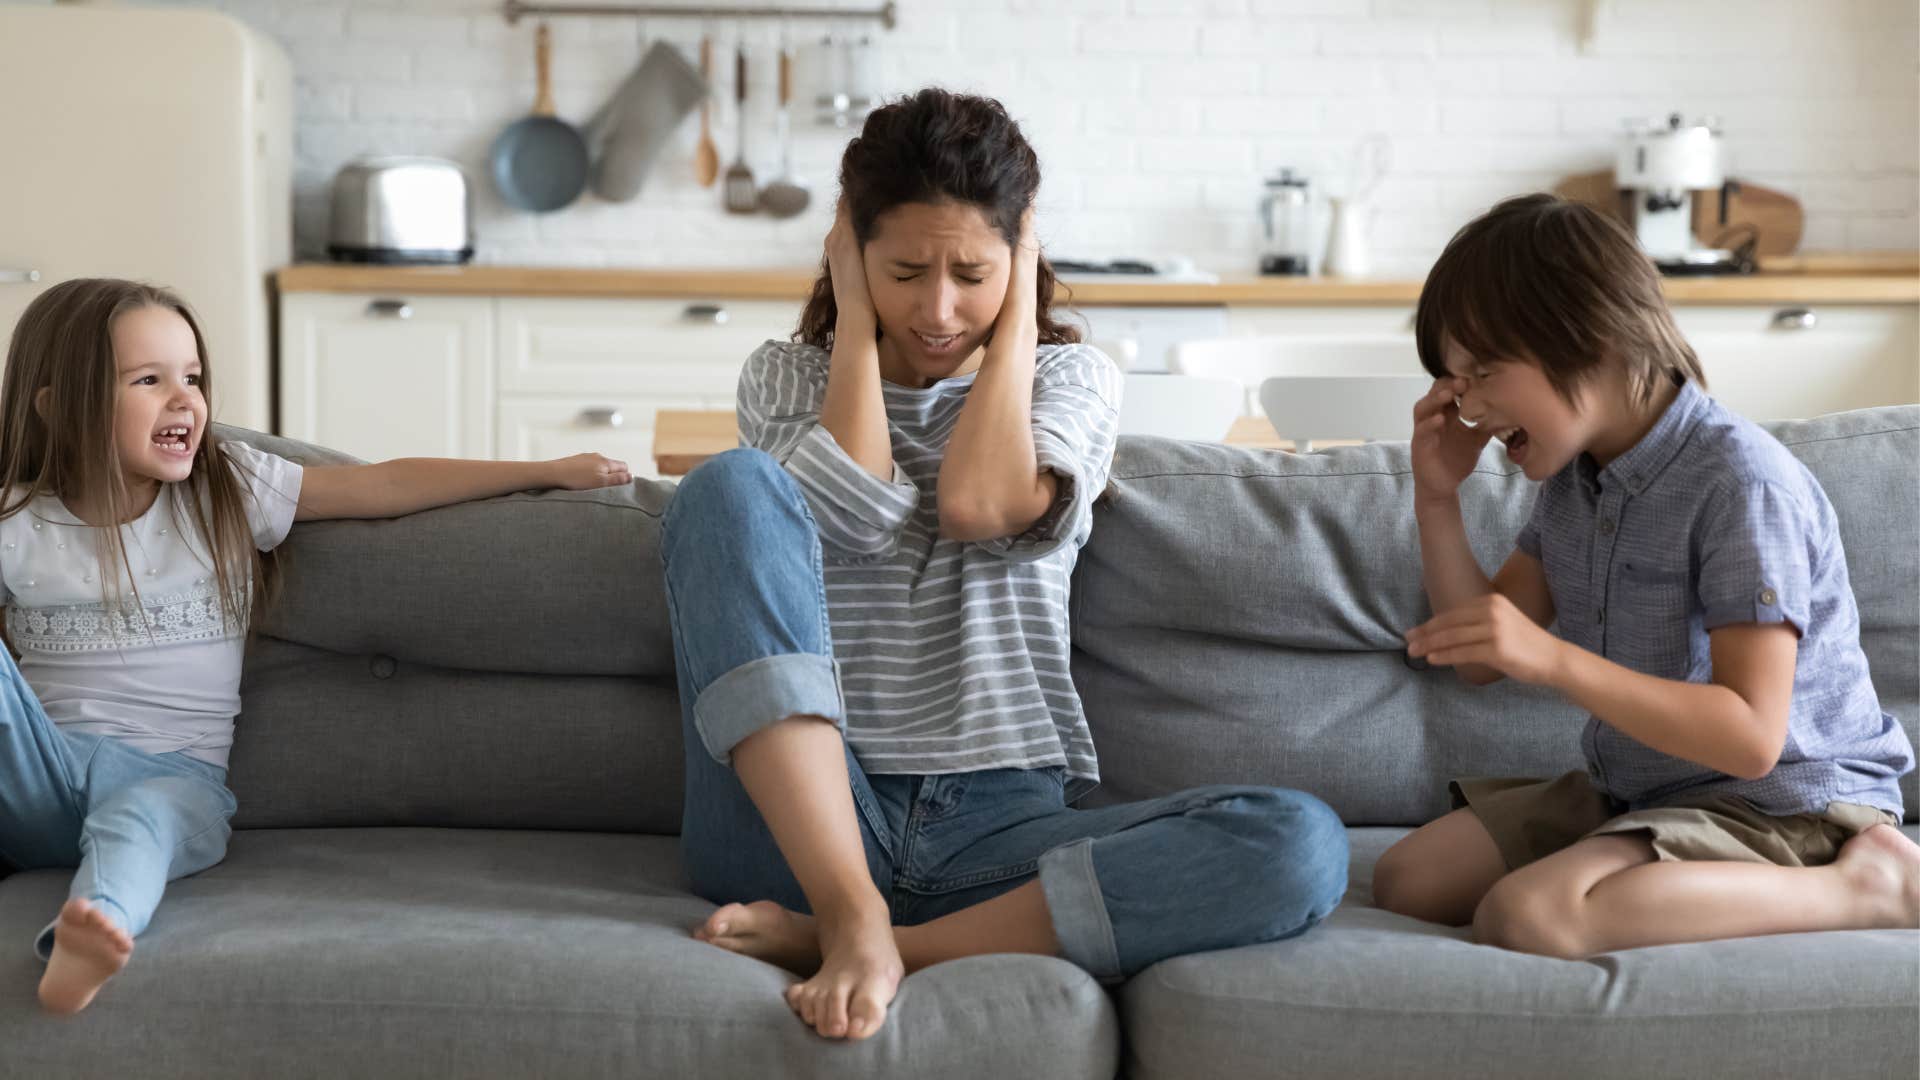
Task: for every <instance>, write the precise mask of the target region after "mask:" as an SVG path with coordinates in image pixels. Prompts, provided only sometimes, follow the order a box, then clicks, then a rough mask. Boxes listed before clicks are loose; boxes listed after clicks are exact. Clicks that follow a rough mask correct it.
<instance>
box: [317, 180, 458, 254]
mask: <svg viewBox="0 0 1920 1080" xmlns="http://www.w3.org/2000/svg"><path fill="white" fill-rule="evenodd" d="M327 254H328V255H329V256H331V257H333V258H335V259H340V260H343V261H346V262H366V263H463V262H466V261H467V260H469V259H471V258H473V202H472V199H471V197H470V189H469V187H468V185H467V174H466V173H465V172H463V171H462V170H461V168H460V166H458V165H456V164H454V163H453V162H451V161H445V160H442V159H440V158H430V157H366V158H357V159H355V160H353V161H350V162H348V163H347V164H346V165H343V166H341V168H340V171H339V172H337V173H335V174H334V177H333V213H332V217H331V220H330V222H329V226H328V231H327Z"/></svg>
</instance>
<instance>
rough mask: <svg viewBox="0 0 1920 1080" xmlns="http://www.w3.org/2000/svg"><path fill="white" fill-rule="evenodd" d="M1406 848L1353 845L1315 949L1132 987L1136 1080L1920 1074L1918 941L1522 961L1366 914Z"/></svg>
mask: <svg viewBox="0 0 1920 1080" xmlns="http://www.w3.org/2000/svg"><path fill="white" fill-rule="evenodd" d="M1917 832H1920V831H1917V830H1916V829H1915V828H1914V827H1913V826H1907V833H1908V835H1910V836H1912V835H1916V833H1917ZM1404 833H1405V830H1402V829H1355V830H1350V832H1349V836H1350V838H1351V840H1352V844H1351V850H1352V853H1353V855H1352V858H1353V869H1352V872H1351V873H1350V874H1349V877H1348V881H1349V888H1348V893H1347V897H1346V900H1345V902H1344V903H1343V904H1342V905H1341V907H1340V908H1339V909H1338V910H1337V911H1335V912H1334V913H1333V915H1332V916H1331V917H1330V918H1329V919H1328V920H1327V921H1326V922H1324V923H1322V924H1321V925H1320V926H1319V927H1317V928H1315V929H1314V930H1313V931H1312V932H1310V933H1308V934H1305V935H1303V936H1301V937H1298V938H1295V939H1292V940H1290V941H1283V942H1278V943H1276V944H1272V945H1262V946H1257V947H1253V948H1245V949H1232V950H1227V951H1224V952H1216V953H1205V954H1199V955H1194V956H1184V957H1179V958H1176V959H1173V960H1166V961H1162V962H1161V963H1159V964H1156V965H1154V966H1153V967H1151V968H1148V969H1147V970H1146V971H1144V972H1142V973H1141V974H1139V975H1137V976H1135V977H1134V978H1133V979H1132V980H1130V981H1129V982H1128V983H1127V984H1126V985H1125V987H1123V988H1122V990H1121V1000H1122V1004H1121V1012H1122V1016H1123V1017H1124V1018H1125V1021H1126V1031H1127V1070H1126V1072H1127V1075H1128V1076H1129V1077H1130V1078H1131V1080H1163V1078H1164V1080H1175V1078H1185V1077H1191V1076H1198V1075H1206V1076H1232V1077H1237V1078H1259V1077H1271V1078H1274V1080H1280V1078H1296V1077H1298V1078H1317V1077H1330V1076H1337V1077H1342V1078H1353V1080H1368V1078H1373V1077H1379V1078H1382V1080H1398V1078H1400V1077H1409V1076H1418V1077H1422V1078H1423V1080H1450V1078H1455V1077H1458V1078H1461V1080H1480V1078H1492V1080H1498V1078H1505V1077H1512V1078H1515V1080H1531V1078H1534V1077H1542V1076H1552V1077H1567V1078H1587V1077H1591V1078H1593V1080H1617V1078H1619V1077H1627V1076H1630V1077H1636V1078H1648V1080H1658V1078H1669V1077H1670V1078H1672V1080H1712V1078H1718V1077H1725V1078H1727V1080H1744V1078H1746V1077H1754V1076H1822V1077H1832V1078H1840V1080H1845V1078H1852V1077H1860V1078H1862V1080H1866V1078H1876V1080H1877V1078H1881V1077H1892V1076H1913V1075H1916V1073H1920V1039H1917V1038H1916V1035H1920V1030H1917V1025H1916V1016H1920V986H1917V985H1916V983H1915V981H1914V956H1915V953H1916V950H1920V931H1913V930H1875V931H1853V932H1848V933H1826V934H1787V935H1781V936H1777V937H1759V938H1742V939H1738V940H1732V941H1717V942H1706V943H1702V944H1697V945H1673V946H1666V947H1661V948H1652V949H1633V950H1628V951H1625V952H1618V953H1608V954H1605V955H1602V956H1597V957H1593V958H1592V959H1589V960H1579V961H1569V960H1552V959H1547V958H1544V957H1538V956H1527V955H1523V954H1519V953H1513V952H1507V951H1505V950H1502V949H1497V948H1492V947H1488V946H1481V945H1474V944H1472V943H1471V941H1470V940H1469V932H1468V931H1466V930H1464V929H1450V928H1447V927H1442V926H1436V925H1434V924H1431V923H1423V922H1420V921H1418V920H1415V919H1409V918H1406V917H1404V916H1400V915H1393V914H1389V913H1388V912H1385V911H1381V910H1379V909H1377V908H1373V907H1370V906H1368V905H1370V904H1371V903H1372V899H1373V897H1372V892H1371V882H1372V867H1373V864H1374V862H1375V861H1376V860H1377V859H1378V858H1379V855H1380V853H1381V852H1383V851H1385V850H1386V849H1387V847H1388V846H1389V845H1391V844H1392V843H1393V841H1395V840H1397V839H1399V837H1401V836H1402V835H1404Z"/></svg>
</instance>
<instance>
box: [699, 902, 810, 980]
mask: <svg viewBox="0 0 1920 1080" xmlns="http://www.w3.org/2000/svg"><path fill="white" fill-rule="evenodd" d="M693 936H694V937H696V938H699V939H700V940H701V941H704V942H706V943H707V944H709V945H718V946H719V947H721V948H723V949H725V950H727V951H728V952H737V953H742V954H744V955H746V956H751V957H753V958H754V959H756V960H765V961H766V962H767V963H769V964H778V965H779V966H781V967H783V968H786V969H787V970H788V971H791V972H793V973H794V974H795V975H802V976H805V975H812V974H813V973H814V972H816V971H819V970H820V933H819V930H818V928H816V927H815V926H814V922H813V918H812V917H811V916H808V915H802V914H800V913H799V912H796V911H788V910H787V909H786V908H783V907H781V906H780V905H779V904H776V903H774V902H773V901H771V900H756V901H754V902H753V903H751V904H728V905H726V906H725V907H722V908H721V909H720V910H718V911H716V912H714V913H713V914H712V915H710V916H708V917H707V921H706V922H704V923H702V924H701V925H700V926H699V927H697V928H695V930H694V931H693Z"/></svg>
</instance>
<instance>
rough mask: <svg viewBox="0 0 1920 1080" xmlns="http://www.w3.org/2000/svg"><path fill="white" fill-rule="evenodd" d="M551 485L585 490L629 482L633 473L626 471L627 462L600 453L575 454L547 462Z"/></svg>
mask: <svg viewBox="0 0 1920 1080" xmlns="http://www.w3.org/2000/svg"><path fill="white" fill-rule="evenodd" d="M547 468H548V471H549V478H550V481H551V483H552V486H554V487H557V488H565V489H567V490H568V491H585V490H587V489H589V488H602V487H613V486H614V485H616V484H630V483H632V482H633V473H631V472H630V471H628V469H627V463H626V462H624V461H616V460H614V459H613V458H610V457H606V456H605V455H602V454H575V455H573V456H572V457H564V458H556V459H555V460H553V461H549V462H547Z"/></svg>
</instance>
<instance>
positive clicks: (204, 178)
mask: <svg viewBox="0 0 1920 1080" xmlns="http://www.w3.org/2000/svg"><path fill="white" fill-rule="evenodd" d="M292 98H293V74H292V67H291V65H290V64H289V63H288V61H287V57H286V54H285V53H284V52H283V51H281V49H280V47H279V46H278V45H276V44H275V43H274V42H272V41H271V40H269V39H267V38H265V37H263V36H261V35H260V34H259V33H257V32H256V31H253V30H251V29H248V28H247V27H245V26H243V25H241V24H240V23H238V22H236V21H234V20H233V19H231V18H228V17H227V16H225V15H221V14H218V13H215V12H210V11H198V10H192V9H180V8H170V9H156V8H132V7H119V6H114V5H108V4H62V5H55V6H51V7H42V6H30V7H21V6H6V5H5V4H0V338H4V339H6V340H11V338H12V335H13V326H14V323H15V322H16V321H17V320H18V319H19V317H20V312H21V311H22V310H23V309H25V307H26V305H27V303H28V302H29V301H30V300H32V299H33V297H34V296H36V295H38V294H39V293H40V292H41V291H42V290H44V289H46V288H47V287H48V286H50V285H53V284H55V283H57V282H60V281H65V280H67V279H69V278H76V277H125V278H135V279H138V280H142V281H150V282H153V283H155V284H159V285H166V286H169V287H171V288H173V289H175V290H177V291H178V292H179V293H180V294H181V295H182V296H183V297H184V298H185V299H186V300H187V302H188V303H189V304H191V305H192V306H193V308H194V310H195V312H196V313H197V314H198V315H199V317H200V321H201V326H202V327H203V329H204V332H205V334H206V337H207V347H208V350H209V352H210V355H211V358H212V367H213V371H214V379H215V383H214V408H215V416H214V418H215V419H217V420H221V421H224V422H226V423H229V424H239V425H242V426H245V427H251V428H256V429H259V430H263V431H266V430H272V424H273V412H272V401H273V397H272V393H271V391H272V372H273V364H272V352H271V348H272V337H271V335H270V333H269V328H270V323H271V321H272V306H271V298H270V294H269V285H270V275H271V274H272V272H273V271H274V270H275V269H276V268H278V267H280V266H282V265H285V263H286V262H287V261H288V258H289V255H290V253H291V249H292V244H293V236H292V233H293V229H292V222H291V214H292V206H291V203H292V183H291V173H290V170H291V164H292V157H293V155H292V141H293V104H292Z"/></svg>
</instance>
